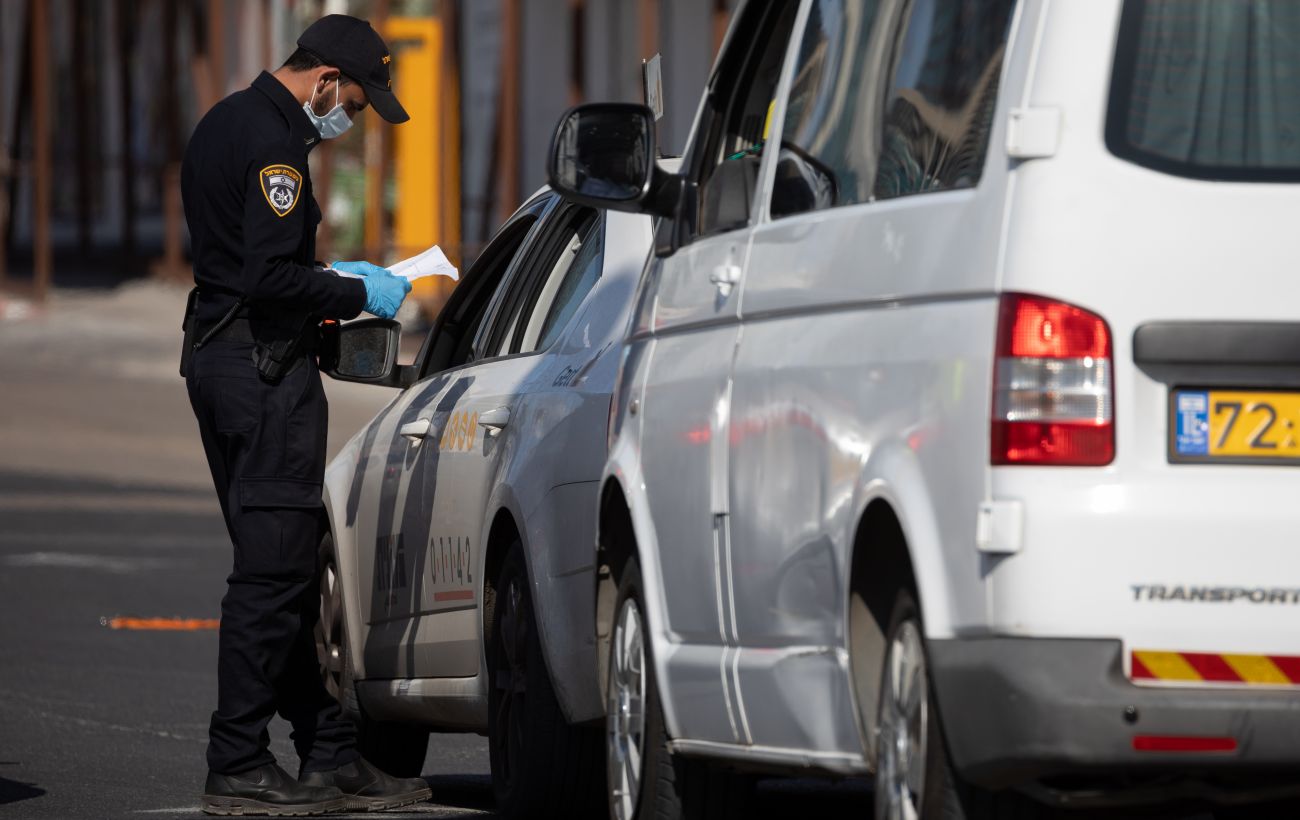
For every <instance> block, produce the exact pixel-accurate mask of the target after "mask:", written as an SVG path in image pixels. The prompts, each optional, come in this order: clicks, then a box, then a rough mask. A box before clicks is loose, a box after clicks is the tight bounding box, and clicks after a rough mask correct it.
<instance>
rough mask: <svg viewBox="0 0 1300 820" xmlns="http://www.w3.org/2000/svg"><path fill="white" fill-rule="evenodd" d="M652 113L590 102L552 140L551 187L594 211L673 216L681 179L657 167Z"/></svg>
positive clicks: (564, 122)
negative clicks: (594, 209) (604, 209)
mask: <svg viewBox="0 0 1300 820" xmlns="http://www.w3.org/2000/svg"><path fill="white" fill-rule="evenodd" d="M656 153H657V152H656V149H655V120H654V114H653V113H651V111H650V109H649V108H648V107H646V106H644V105H637V104H634V103H608V102H606V103H587V104H586V105H579V106H577V107H575V108H571V109H569V110H568V111H566V112H565V113H564V115H563V116H562V117H560V122H559V125H557V126H556V128H555V136H554V137H553V138H552V139H551V153H550V160H549V162H548V163H547V177H548V180H549V182H550V185H551V188H553V189H554V190H555V191H556V192H557V193H559V194H560V195H561V196H563V197H564V198H565V199H568V200H570V201H573V202H578V203H581V204H583V205H590V206H592V207H595V208H608V209H610V210H615V211H631V212H632V213H651V214H655V215H658V216H670V215H671V214H672V212H673V211H674V210H675V208H676V198H677V197H676V192H677V191H679V189H680V178H679V177H677V176H676V175H673V174H669V173H666V172H664V171H662V170H660V169H659V167H658V165H657V164H656V162H655V157H656Z"/></svg>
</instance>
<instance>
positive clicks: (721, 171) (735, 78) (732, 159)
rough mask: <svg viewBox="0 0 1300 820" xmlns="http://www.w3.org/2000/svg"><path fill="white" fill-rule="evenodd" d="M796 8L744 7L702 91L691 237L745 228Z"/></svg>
mask: <svg viewBox="0 0 1300 820" xmlns="http://www.w3.org/2000/svg"><path fill="white" fill-rule="evenodd" d="M798 7H799V4H798V3H796V2H791V0H782V2H767V3H751V4H750V5H749V7H748V8H746V10H745V11H744V12H743V13H744V14H745V15H746V16H745V17H743V18H741V20H740V21H739V24H738V27H737V30H736V32H735V34H734V36H733V37H732V38H730V39H731V42H730V43H729V44H728V46H727V52H726V54H725V55H724V57H723V59H722V61H721V62H720V64H719V68H718V73H717V74H716V75H715V77H714V78H713V81H712V82H711V84H710V87H709V90H708V101H707V109H706V112H705V117H706V119H705V122H704V123H703V125H704V128H703V129H702V131H703V139H702V140H701V141H700V145H701V147H702V150H701V152H700V154H699V155H698V156H696V157H693V158H692V160H693V161H692V164H693V165H694V167H695V168H696V169H697V176H696V179H698V180H699V214H698V219H697V224H696V225H695V226H694V228H695V233H696V235H698V236H707V235H709V234H715V233H722V232H724V231H730V230H735V229H736V228H742V227H744V226H745V225H747V224H749V214H750V210H751V208H750V205H751V204H752V203H753V196H754V190H755V187H756V184H757V181H758V166H759V161H760V160H761V158H762V154H763V144H764V141H765V140H766V138H767V132H768V129H769V128H770V127H771V122H770V121H769V117H770V116H771V110H772V106H773V102H774V100H775V98H776V86H777V82H778V80H779V79H780V75H781V63H782V62H783V60H784V59H785V53H786V47H787V45H788V44H789V42H790V34H791V31H792V29H793V28H794V17H795V12H796V11H797V10H798Z"/></svg>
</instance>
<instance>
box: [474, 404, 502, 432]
mask: <svg viewBox="0 0 1300 820" xmlns="http://www.w3.org/2000/svg"><path fill="white" fill-rule="evenodd" d="M509 423H510V408H509V407H498V408H496V409H495V410H488V411H486V412H484V413H479V416H478V424H479V426H480V427H486V428H487V431H488V435H489V436H495V435H499V434H500V433H501V431H502V430H503V429H504V428H505V426H506V425H507V424H509Z"/></svg>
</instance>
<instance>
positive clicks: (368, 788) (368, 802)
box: [298, 757, 433, 811]
mask: <svg viewBox="0 0 1300 820" xmlns="http://www.w3.org/2000/svg"><path fill="white" fill-rule="evenodd" d="M298 780H299V782H301V783H302V784H303V785H305V786H333V787H334V788H336V789H338V790H339V791H341V792H343V796H344V798H345V799H346V800H347V807H348V808H349V809H364V810H365V811H380V810H382V809H395V808H397V807H398V806H409V805H411V804H412V803H422V802H424V801H425V800H428V799H429V797H430V796H432V794H433V792H432V791H431V790H430V789H429V786H428V784H427V783H425V782H424V781H423V780H421V779H420V778H418V777H413V778H407V779H402V778H397V777H392V776H390V775H387V774H384V773H383V772H381V771H380V770H379V769H377V768H375V767H374V766H372V765H370V764H369V763H367V762H366V761H365V760H363V759H362V758H360V757H358V758H357V759H356V760H354V761H352V762H351V763H345V764H344V765H342V766H339V767H338V768H337V769H333V770H332V771H328V772H307V773H305V774H300V775H299V777H298Z"/></svg>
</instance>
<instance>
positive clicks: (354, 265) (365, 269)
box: [330, 262, 388, 276]
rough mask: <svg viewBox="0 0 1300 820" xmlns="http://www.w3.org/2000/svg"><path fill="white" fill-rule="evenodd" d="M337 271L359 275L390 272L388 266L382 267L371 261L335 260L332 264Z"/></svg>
mask: <svg viewBox="0 0 1300 820" xmlns="http://www.w3.org/2000/svg"><path fill="white" fill-rule="evenodd" d="M330 267H331V268H333V269H334V270H336V271H341V272H343V273H351V274H355V275H357V276H374V275H375V274H377V273H388V269H387V268H381V267H379V266H378V265H375V264H372V263H370V262H335V263H334V264H333V265H330Z"/></svg>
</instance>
